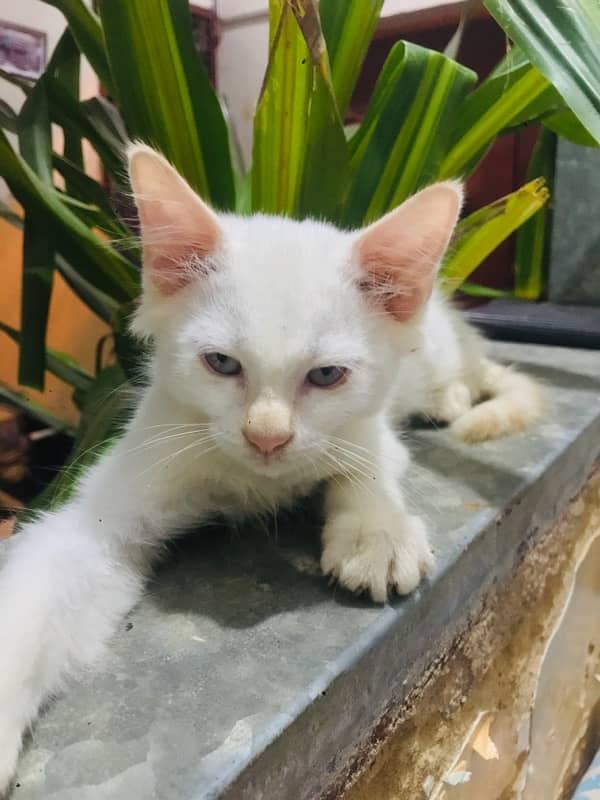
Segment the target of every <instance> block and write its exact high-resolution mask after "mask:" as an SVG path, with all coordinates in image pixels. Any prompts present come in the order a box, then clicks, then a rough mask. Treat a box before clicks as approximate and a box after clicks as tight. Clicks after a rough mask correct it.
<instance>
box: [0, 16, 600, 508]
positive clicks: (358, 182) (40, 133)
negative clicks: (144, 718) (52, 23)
mask: <svg viewBox="0 0 600 800" xmlns="http://www.w3.org/2000/svg"><path fill="white" fill-rule="evenodd" d="M48 1H49V2H50V4H51V5H53V6H55V7H57V8H58V9H59V10H60V11H62V13H63V14H64V16H65V19H66V23H67V25H66V28H65V32H64V34H63V36H62V37H61V39H60V41H59V43H58V45H57V47H56V49H55V50H54V53H53V54H52V56H51V58H50V61H49V63H48V65H47V68H46V70H45V71H44V73H43V74H42V76H41V77H40V78H39V79H38V80H37V81H35V82H33V81H29V80H26V79H24V78H18V79H15V78H13V77H12V76H10V75H7V74H4V75H2V77H4V78H6V79H7V80H17V81H18V84H19V86H20V87H21V88H22V90H23V92H24V93H25V95H26V100H25V102H24V104H23V107H22V109H21V110H20V112H19V113H18V114H17V113H15V112H14V111H13V110H12V109H11V108H9V107H8V106H6V104H3V105H2V106H1V107H0V122H1V124H2V127H3V129H4V130H2V131H0V175H1V176H2V177H4V179H5V180H6V181H7V183H8V185H9V187H10V188H11V190H12V192H13V194H14V195H15V197H16V198H17V200H18V201H19V203H20V205H21V208H22V210H23V215H22V216H21V215H19V214H15V213H14V212H13V211H11V210H10V209H7V208H4V209H3V210H2V214H3V215H4V216H5V217H6V218H7V219H9V220H10V221H11V222H13V223H14V224H16V225H19V226H22V227H23V230H24V249H23V300H22V316H21V330H20V331H16V330H13V329H12V328H9V327H8V326H7V325H3V326H2V330H3V331H4V333H5V334H6V335H8V336H11V337H13V338H14V339H15V340H16V341H18V342H19V344H20V366H19V380H20V383H21V384H22V385H23V386H32V387H37V388H40V387H42V386H43V383H44V374H45V371H46V370H49V371H51V372H53V373H55V374H56V375H58V376H59V377H60V378H61V379H62V380H64V381H66V382H67V383H68V384H70V385H71V386H72V387H73V390H74V397H75V400H76V403H77V405H78V406H79V408H80V409H81V421H80V424H79V427H78V429H77V431H76V434H75V441H74V447H73V450H72V454H71V464H72V469H70V470H67V471H66V472H65V473H64V474H63V475H62V477H61V478H59V479H58V480H59V483H58V484H57V485H55V486H54V487H53V489H52V500H53V501H54V502H60V501H61V499H62V498H63V497H64V496H65V493H66V492H68V491H69V488H70V485H71V484H72V481H73V476H74V475H76V474H77V470H78V468H84V467H85V465H86V463H88V462H89V461H90V460H91V459H93V458H95V457H96V455H97V453H98V451H99V447H101V445H102V443H103V442H106V441H108V440H109V439H110V436H111V433H112V431H114V429H115V426H116V425H118V420H119V413H120V411H122V409H123V407H124V405H125V403H124V399H123V398H124V397H126V396H127V386H128V385H130V384H131V383H135V381H136V379H137V372H136V363H137V360H138V357H139V353H138V350H137V348H138V345H136V344H135V343H134V342H133V341H132V340H131V339H130V337H129V335H128V333H127V328H126V319H127V316H128V314H129V312H130V310H131V307H132V304H133V303H135V300H136V297H137V294H138V288H139V282H138V273H139V265H140V250H139V247H138V243H137V239H136V223H135V220H134V219H131V218H128V217H127V215H126V214H123V213H122V208H123V203H122V202H118V203H116V202H115V198H117V199H119V198H120V200H121V201H122V200H123V198H125V197H126V195H127V191H128V186H127V183H126V179H125V171H124V166H123V153H124V146H125V143H126V141H127V140H128V139H142V140H144V141H147V142H150V143H152V144H153V145H155V146H156V147H158V148H159V149H161V150H162V151H163V153H164V154H165V155H166V157H167V158H168V159H169V160H170V161H171V162H172V163H173V164H174V165H175V167H177V169H178V170H179V171H180V172H181V173H182V174H183V175H184V176H185V178H186V179H187V180H188V182H189V183H190V184H191V185H192V186H193V187H194V188H195V189H196V190H197V191H198V192H199V193H200V194H201V195H202V196H203V197H204V198H206V199H207V200H209V201H210V202H211V203H212V204H213V205H214V206H215V207H217V208H219V209H227V210H236V211H237V212H238V213H251V212H254V211H265V212H272V213H280V214H288V215H292V216H299V217H302V216H306V215H312V216H320V217H324V218H326V219H329V220H332V221H333V222H335V223H336V224H338V225H340V226H346V227H352V226H358V225H361V224H363V223H365V222H368V221H370V220H373V219H375V218H377V217H378V216H379V215H381V214H383V213H384V212H386V211H388V210H389V209H390V208H392V207H394V206H396V205H397V204H399V203H400V202H402V201H403V200H404V199H405V198H406V197H408V196H409V195H410V194H412V193H413V192H415V191H416V190H417V189H419V188H420V187H422V186H423V185H425V184H427V183H429V182H431V181H434V180H439V179H443V178H446V177H457V176H468V175H469V174H470V172H472V170H473V169H474V168H475V166H476V165H477V164H478V162H479V161H480V159H481V158H482V156H483V155H484V154H485V152H486V151H487V149H488V148H489V147H490V145H491V143H492V142H493V141H494V140H495V138H496V137H497V136H498V135H500V134H501V133H502V132H503V131H506V130H508V129H513V128H515V127H518V126H521V125H526V124H530V123H531V122H533V121H541V122H542V124H543V125H544V126H546V128H547V129H548V130H550V131H559V132H560V133H561V134H562V135H566V136H570V137H572V138H576V137H577V136H578V135H580V134H581V131H582V130H584V131H586V134H587V135H588V136H590V137H591V138H592V140H593V141H596V142H597V141H598V140H600V113H599V112H600V74H599V72H598V59H597V49H598V42H600V19H599V17H598V14H597V10H596V7H595V5H594V0H577V2H572V3H570V4H569V9H566V8H563V7H562V4H548V3H546V2H545V0H486V5H487V7H488V9H489V10H490V12H491V13H492V14H493V15H494V17H495V18H496V19H497V21H498V22H499V24H500V25H501V26H502V27H503V28H504V29H505V31H506V33H507V34H508V36H510V38H511V39H512V40H513V42H514V46H513V47H512V48H511V49H510V50H509V51H508V53H507V55H506V57H505V58H504V59H503V60H502V61H501V63H500V64H498V66H497V68H496V69H495V70H494V72H493V73H492V74H491V75H490V76H488V77H487V78H486V79H485V80H484V81H483V82H481V83H479V84H478V77H477V75H476V74H475V73H474V72H472V71H471V70H469V69H467V68H465V67H463V66H461V65H460V64H458V63H456V62H455V61H453V60H452V59H451V58H449V57H447V56H445V55H443V54H441V53H438V52H435V51H432V50H428V49H426V48H423V47H419V46H416V45H414V44H410V43H408V42H398V43H397V44H396V45H395V46H394V47H393V48H392V50H391V52H390V53H389V55H388V57H387V59H386V62H385V64H384V66H383V69H382V70H381V74H380V76H379V79H378V81H377V84H376V87H375V90H374V92H373V96H372V98H371V102H370V105H369V108H368V110H367V113H366V115H365V117H364V119H363V121H362V123H361V124H360V125H359V126H358V127H357V128H356V129H355V130H353V131H352V132H349V131H348V130H345V128H344V125H343V123H342V120H343V117H344V113H345V111H346V109H347V107H348V104H349V101H350V97H351V94H352V91H353V87H354V85H355V82H356V80H357V77H358V74H359V70H360V67H361V64H362V62H363V59H364V57H365V54H366V51H367V47H368V45H369V41H370V39H371V36H372V33H373V31H374V29H375V26H376V24H377V20H378V16H379V12H380V10H381V7H382V4H383V0H372V2H368V3H366V2H364V0H345V2H341V0H321V2H320V4H319V5H318V6H317V3H316V0H294V1H293V2H292V0H271V2H270V23H271V28H270V54H269V63H268V67H267V71H266V74H265V78H264V84H263V88H262V93H261V96H260V100H259V103H258V107H257V109H256V116H255V121H254V148H253V163H252V167H251V169H250V171H249V173H248V174H241V173H239V172H238V171H237V170H236V169H234V167H233V166H232V158H231V153H230V144H229V133H228V130H227V125H226V123H225V119H224V116H223V113H222V110H221V106H220V104H219V100H218V98H217V96H216V94H215V92H214V91H213V89H212V87H211V84H210V82H209V79H208V76H207V74H206V71H205V69H204V67H203V66H202V64H201V63H200V62H199V60H198V58H197V54H196V52H195V50H194V44H193V39H192V32H191V26H190V11H189V6H188V2H187V0H154V1H153V2H152V3H148V2H147V0H128V2H126V3H113V2H109V0H99V2H98V11H99V14H98V15H96V14H94V13H93V12H92V11H90V10H89V9H88V7H87V6H86V5H85V4H84V3H83V2H82V0H48ZM567 12H568V13H567ZM559 35H560V40H561V41H562V42H563V43H564V44H563V47H561V48H557V47H556V44H555V42H556V41H557V40H558V38H559ZM82 55H83V56H85V57H86V58H87V59H88V60H89V62H90V63H91V65H92V67H93V68H94V70H95V71H96V74H97V76H98V80H99V84H101V85H102V86H103V87H104V89H105V90H106V93H107V95H108V97H109V98H110V99H107V98H106V97H101V96H98V97H95V98H92V99H91V100H85V101H82V100H80V98H79V91H78V84H79V64H80V58H81V56H82ZM53 123H54V124H57V125H59V126H60V127H61V128H62V130H63V133H64V148H63V150H62V152H55V151H54V150H53V149H52V142H51V135H50V130H51V124H53ZM6 130H8V131H13V132H14V133H16V134H17V138H18V150H16V149H14V148H13V147H12V146H11V144H10V142H9V139H8V138H7V136H6V133H5V131H6ZM83 140H87V141H88V142H89V143H90V144H91V146H92V147H93V148H94V150H95V151H96V153H97V154H98V156H99V158H100V160H101V162H102V167H103V170H104V172H105V174H106V175H107V176H108V182H109V186H108V187H107V186H106V185H104V184H103V183H102V182H100V181H99V180H97V177H96V176H94V175H92V174H91V173H88V172H86V170H85V165H84V159H83V155H82V141H83ZM544 157H545V154H544V152H543V150H542V149H541V148H540V149H538V153H537V155H536V157H535V158H534V160H533V162H532V175H531V180H530V181H528V182H527V183H526V184H525V185H524V186H522V187H521V188H520V189H518V190H516V191H514V192H513V193H512V194H510V195H508V196H507V197H503V198H499V199H498V200H497V201H495V202H493V203H492V204H490V205H489V206H486V207H485V208H481V209H478V210H476V211H475V212H473V213H472V214H470V215H469V216H467V217H466V218H465V219H463V220H462V222H461V223H460V224H459V227H458V231H457V234H456V238H455V240H454V243H453V248H452V252H451V254H450V256H449V258H448V259H447V261H446V263H445V265H444V267H443V270H442V273H441V277H440V280H441V282H442V286H443V288H444V290H445V291H446V292H448V293H452V292H453V291H454V290H456V289H457V288H459V287H462V288H463V289H465V290H467V291H469V290H471V291H477V288H476V287H475V288H474V289H473V287H471V289H470V288H469V285H468V281H467V279H468V277H469V275H470V274H471V272H472V271H473V270H474V269H475V267H476V266H477V265H478V264H479V263H480V262H481V261H482V260H483V259H484V258H485V257H486V256H487V255H488V254H489V253H490V252H491V251H492V250H493V249H494V248H495V247H496V246H497V245H498V244H499V243H500V242H502V241H503V240H504V239H505V238H506V237H507V236H509V235H510V234H511V233H512V232H514V231H515V230H516V229H518V228H519V227H520V226H526V227H524V228H522V230H523V234H522V236H521V240H520V243H519V270H520V272H519V280H520V281H521V283H525V282H527V281H528V280H532V276H534V277H535V274H536V272H535V271H536V270H538V271H539V264H540V262H539V252H540V244H539V241H540V236H541V234H542V233H543V231H544V229H545V217H544V215H545V213H546V211H545V207H546V203H547V200H548V190H547V188H546V185H545V181H544V172H545V168H544V163H545V162H544ZM117 209H119V210H117ZM542 249H543V248H542ZM55 272H59V273H60V274H61V275H62V276H63V277H64V278H65V280H66V281H67V282H68V283H69V285H70V286H71V287H72V289H73V291H74V292H75V293H76V294H77V295H78V296H79V297H80V298H81V299H82V300H83V302H84V303H86V304H87V305H88V306H89V308H90V309H91V310H92V311H93V312H94V313H95V314H97V315H98V316H99V317H101V318H102V319H103V320H105V321H106V322H108V323H109V324H110V326H111V328H112V331H113V336H112V339H113V343H114V354H115V358H114V361H113V362H112V363H110V364H109V365H108V366H104V365H103V363H102V361H101V360H99V364H98V369H97V370H96V373H95V374H89V373H87V372H86V371H85V370H83V369H82V368H81V367H80V366H79V365H78V364H76V363H74V362H73V360H72V359H71V358H69V357H68V356H66V355H65V354H63V353H58V352H55V351H53V350H51V349H50V348H47V347H46V344H45V335H46V320H47V314H48V304H49V300H50V295H51V291H52V277H53V275H54V273H55ZM2 395H3V396H4V397H5V398H6V399H8V400H10V401H12V402H15V403H24V405H25V406H26V407H27V402H26V401H24V400H23V399H22V398H21V397H20V395H18V394H16V393H14V392H11V391H9V390H8V389H6V388H4V389H2ZM57 424H60V423H57ZM44 502H48V498H45V500H44Z"/></svg>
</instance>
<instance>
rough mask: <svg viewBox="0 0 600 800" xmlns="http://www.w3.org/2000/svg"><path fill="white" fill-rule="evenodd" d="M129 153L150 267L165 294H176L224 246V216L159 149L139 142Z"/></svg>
mask: <svg viewBox="0 0 600 800" xmlns="http://www.w3.org/2000/svg"><path fill="white" fill-rule="evenodd" d="M127 156H128V160H129V180H130V182H131V188H132V189H133V195H134V198H135V202H136V205H137V209H138V213H139V216H140V223H141V228H142V247H143V259H144V272H145V274H146V276H147V277H149V278H150V279H151V281H152V283H153V285H154V286H155V287H156V288H157V289H158V290H159V292H160V293H161V294H163V295H171V294H174V293H175V292H176V291H178V290H179V289H181V288H182V287H183V286H185V285H186V284H187V283H189V282H190V280H193V278H194V277H195V276H196V275H197V273H198V269H199V268H201V265H202V261H203V259H207V258H209V257H210V255H211V254H212V253H213V252H214V251H215V250H216V249H217V248H218V246H219V242H220V239H221V231H220V228H219V221H218V218H217V216H216V214H215V213H214V212H213V211H212V210H211V209H210V208H209V207H208V206H207V205H206V203H204V202H203V201H202V200H201V199H200V198H199V197H198V195H197V194H196V193H195V192H194V191H193V190H192V189H191V188H190V186H189V185H188V184H187V183H186V182H185V181H184V179H183V178H182V177H181V176H180V175H179V173H178V172H176V170H175V169H174V168H173V167H172V166H171V165H170V164H169V162H168V161H167V160H166V159H165V158H163V156H161V155H160V154H159V153H157V152H156V151H155V150H152V148H150V147H148V146H146V145H140V144H136V145H132V146H131V147H130V148H129V150H128V153H127ZM194 268H196V269H194Z"/></svg>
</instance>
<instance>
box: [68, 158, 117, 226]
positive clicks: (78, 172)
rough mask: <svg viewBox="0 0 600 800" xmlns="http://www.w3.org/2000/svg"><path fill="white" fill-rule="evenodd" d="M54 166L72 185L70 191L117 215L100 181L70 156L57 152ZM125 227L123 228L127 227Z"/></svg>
mask: <svg viewBox="0 0 600 800" xmlns="http://www.w3.org/2000/svg"><path fill="white" fill-rule="evenodd" d="M52 166H53V167H54V169H55V170H56V171H57V172H60V174H61V175H62V176H63V178H64V179H65V184H66V185H67V186H70V190H69V193H70V194H71V195H74V196H75V197H78V198H79V199H80V200H82V201H83V202H84V203H89V204H91V205H95V206H98V208H99V209H101V210H102V211H104V213H105V214H107V215H109V216H110V215H113V216H114V218H115V221H117V217H116V215H115V213H114V211H113V209H112V207H111V205H110V202H109V200H108V197H107V194H106V192H105V190H104V189H103V188H102V186H101V185H100V184H99V183H98V181H96V180H94V178H91V177H90V176H89V175H88V174H87V173H85V172H84V171H83V170H82V169H81V168H80V167H78V166H77V165H76V164H74V163H73V162H72V161H69V159H68V158H65V157H64V156H60V155H58V154H57V153H53V154H52ZM122 227H123V230H124V231H125V230H126V229H125V228H124V226H122Z"/></svg>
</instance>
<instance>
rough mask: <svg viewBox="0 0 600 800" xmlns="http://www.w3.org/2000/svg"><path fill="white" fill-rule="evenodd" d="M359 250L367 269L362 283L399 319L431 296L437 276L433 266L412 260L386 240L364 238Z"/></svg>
mask: <svg viewBox="0 0 600 800" xmlns="http://www.w3.org/2000/svg"><path fill="white" fill-rule="evenodd" d="M358 252H359V258H360V262H361V266H362V268H363V270H364V271H365V276H364V278H363V279H362V280H361V282H360V284H361V287H362V288H363V289H364V290H366V291H367V293H368V294H369V295H370V296H371V297H372V299H373V300H375V301H376V302H377V304H378V305H381V306H382V307H383V308H385V310H386V311H387V312H388V313H389V314H391V315H392V316H393V317H394V318H395V319H396V320H398V322H407V321H408V320H409V319H410V318H411V317H413V316H414V315H415V313H416V312H417V311H418V309H419V308H420V307H421V306H422V305H423V304H424V303H426V302H427V300H428V299H429V296H430V294H431V291H432V289H433V280H434V272H433V270H432V269H431V267H430V266H428V265H427V264H426V263H423V262H421V261H416V262H415V261H413V260H411V258H410V257H409V255H408V254H403V253H402V252H398V249H397V247H394V243H388V242H385V241H382V242H372V241H370V240H369V239H367V238H365V239H364V240H363V241H361V242H360V243H359V245H358ZM403 256H404V257H403Z"/></svg>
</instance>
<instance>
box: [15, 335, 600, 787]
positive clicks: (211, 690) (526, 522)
mask: <svg viewBox="0 0 600 800" xmlns="http://www.w3.org/2000/svg"><path fill="white" fill-rule="evenodd" d="M496 352H497V354H498V355H500V356H501V357H504V358H506V359H508V360H511V361H516V362H521V363H522V366H523V368H524V369H526V370H530V371H531V372H532V373H534V374H536V375H537V376H539V377H540V378H542V379H543V380H544V381H545V382H546V384H547V387H548V395H549V399H550V403H551V405H552V406H553V409H552V412H551V413H550V414H549V416H548V419H547V420H546V421H545V422H544V423H543V424H541V425H540V426H539V427H538V428H537V429H536V430H534V431H532V432H530V433H529V434H528V435H526V436H523V437H518V438H515V439H511V440H505V441H500V442H495V443H491V444H486V445H481V446H477V447H467V446H462V445H459V444H457V443H455V442H453V441H452V440H451V438H450V437H449V436H448V434H447V433H446V432H444V431H432V430H429V431H421V432H419V433H418V434H415V436H414V437H413V449H414V451H415V457H416V462H417V465H418V468H417V469H415V470H414V471H413V474H412V479H411V482H410V494H411V497H412V501H413V505H414V507H415V509H418V510H419V511H421V513H424V514H425V515H426V516H427V517H428V518H429V520H430V523H431V527H432V529H433V531H434V546H435V549H436V551H437V555H438V566H437V571H436V574H435V575H434V577H433V579H432V581H431V583H430V584H428V585H425V586H423V587H422V588H421V590H420V591H419V592H417V593H416V594H415V595H414V596H412V597H410V598H408V599H407V600H404V601H397V602H396V603H394V604H393V605H392V606H388V607H385V608H381V607H375V606H373V605H372V604H370V603H369V602H367V601H366V600H361V599H357V598H354V597H351V596H349V595H347V594H346V593H345V592H343V591H341V590H339V589H332V588H330V587H328V586H327V584H326V582H325V581H324V580H323V578H322V577H321V576H320V575H319V572H318V567H317V557H318V523H317V521H316V520H315V518H314V514H311V512H306V513H305V515H304V516H303V515H297V516H295V517H293V518H291V519H287V520H280V521H279V525H278V530H277V535H276V536H273V535H269V534H268V533H267V532H265V531H256V530H255V531H254V532H253V533H252V532H250V531H246V530H244V531H239V532H238V535H231V534H230V533H229V532H228V531H226V530H224V529H219V528H216V529H213V530H212V531H204V532H201V533H199V534H197V535H195V536H191V537H188V538H187V540H185V541H183V542H181V543H180V544H179V545H178V547H177V548H176V550H175V552H174V553H173V556H172V558H171V559H170V560H169V562H168V563H167V564H166V565H165V567H164V568H163V569H162V571H161V573H160V575H159V576H158V577H157V579H156V580H155V581H154V582H153V584H152V586H151V587H150V591H149V593H148V596H147V598H146V599H145V601H144V602H143V603H142V604H141V606H140V607H139V608H138V609H137V610H136V611H135V612H134V613H133V614H132V615H131V617H130V619H129V620H128V621H127V623H126V624H125V623H124V624H123V626H122V628H121V631H120V632H119V634H118V636H117V637H116V640H115V643H114V647H113V648H112V649H111V652H110V653H109V655H108V657H107V658H106V660H105V662H104V664H103V665H102V669H101V671H99V672H98V673H94V674H90V675H88V676H86V677H85V678H84V679H83V680H82V681H81V682H79V683H78V684H77V685H75V686H73V687H72V689H71V690H70V692H69V693H68V694H67V695H66V696H64V697H61V698H59V699H58V700H57V701H56V702H55V703H54V704H53V705H52V707H51V708H50V709H49V711H48V712H47V713H46V715H45V716H44V717H43V718H42V720H41V721H40V723H39V724H38V726H37V728H36V730H35V732H34V735H33V740H32V742H31V743H30V745H29V748H28V752H27V753H26V755H25V758H24V760H23V763H22V767H21V773H20V779H19V783H20V787H19V789H18V790H17V793H15V797H17V798H19V800H41V798H43V799H44V800H102V799H103V798H110V800H130V798H144V800H171V799H172V798H178V799H180V800H187V799H190V800H191V798H193V799H194V800H201V799H202V800H203V799H204V798H215V797H223V798H235V800H238V798H247V800H261V799H263V800H286V799H287V798H289V800H304V799H305V798H317V797H319V796H320V795H322V794H324V793H326V792H327V791H328V790H329V789H330V787H331V786H332V785H334V784H336V783H338V782H339V781H342V780H343V779H344V777H345V776H347V775H348V774H351V771H352V769H353V765H354V766H355V765H356V762H355V756H356V755H357V753H358V754H360V753H364V752H366V751H367V748H368V747H369V746H371V745H372V744H373V742H374V741H377V739H378V738H381V739H383V738H385V735H386V734H387V728H386V726H387V725H388V724H391V723H393V721H394V719H395V714H396V710H397V709H399V708H400V707H401V706H402V702H403V700H404V699H405V698H406V697H407V695H408V694H409V692H410V691H411V690H412V689H413V688H414V687H415V685H417V684H418V683H420V682H422V680H423V675H424V673H425V671H426V669H427V668H428V667H429V666H430V665H431V664H432V663H435V661H436V658H439V656H440V654H441V653H444V652H445V651H446V650H447V649H448V647H449V645H450V643H451V642H453V641H454V640H455V638H456V636H457V635H458V634H459V633H460V631H462V630H463V629H464V627H465V623H466V619H467V616H468V614H469V613H470V612H473V611H474V609H477V608H479V606H480V603H481V598H482V597H483V596H484V595H485V594H486V593H487V592H488V590H489V589H490V587H492V586H494V585H496V584H502V583H503V582H504V581H505V580H506V578H507V576H508V575H510V574H512V572H513V570H514V565H515V562H517V561H518V560H519V558H520V554H522V552H523V549H524V548H526V547H527V545H526V544H525V543H526V542H527V541H528V540H531V539H532V538H535V536H536V535H538V533H539V531H541V530H542V529H543V528H544V527H545V526H546V525H547V523H548V522H549V521H550V520H552V519H553V518H555V516H556V514H557V512H558V511H559V510H560V509H561V508H562V507H563V506H564V505H565V503H566V501H567V500H568V499H569V498H570V497H572V496H573V495H574V494H575V492H576V491H577V490H578V489H579V487H580V485H581V483H582V481H583V480H584V478H585V476H586V475H587V474H588V473H589V472H590V470H591V467H592V464H593V463H594V461H595V459H596V458H597V456H598V453H599V450H600V391H599V389H600V353H597V352H592V351H585V352H583V351H581V352H578V351H569V350H561V349H556V348H542V347H537V348H536V347H526V346H514V345H499V346H498V347H497V348H496ZM451 706H452V702H451V700H450V699H449V705H448V707H449V708H451Z"/></svg>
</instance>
